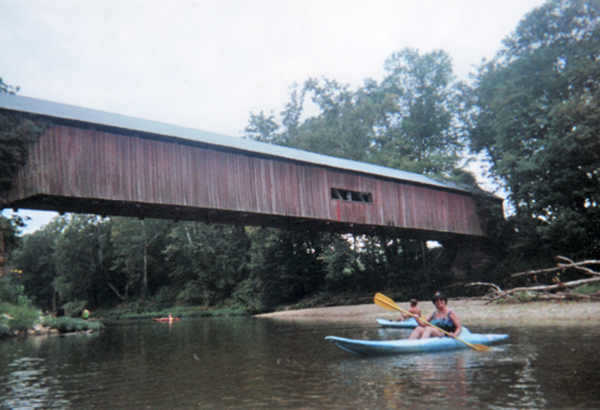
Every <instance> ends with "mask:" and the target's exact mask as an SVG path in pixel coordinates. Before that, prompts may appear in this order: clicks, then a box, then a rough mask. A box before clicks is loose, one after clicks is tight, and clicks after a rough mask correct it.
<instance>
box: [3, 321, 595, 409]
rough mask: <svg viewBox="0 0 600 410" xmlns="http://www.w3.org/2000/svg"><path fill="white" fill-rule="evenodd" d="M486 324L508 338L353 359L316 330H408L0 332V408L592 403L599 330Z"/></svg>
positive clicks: (339, 330) (348, 328) (365, 335)
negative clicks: (18, 335) (8, 336)
mask: <svg viewBox="0 0 600 410" xmlns="http://www.w3.org/2000/svg"><path fill="white" fill-rule="evenodd" d="M471 330H472V331H475V332H476V331H479V330H483V329H471ZM485 332H486V333H508V334H510V336H511V337H510V339H508V341H507V342H505V343H503V344H500V345H498V346H495V347H493V348H492V349H491V351H490V352H488V353H479V352H475V351H472V350H470V349H466V350H459V351H450V352H439V353H434V354H416V355H398V356H385V357H362V356H354V355H351V354H348V353H346V352H343V351H341V350H339V349H337V348H336V347H335V346H333V345H332V344H330V343H327V342H326V341H325V340H324V337H325V336H327V335H337V336H342V337H350V338H358V339H398V338H405V337H407V336H408V334H409V333H410V331H407V330H400V329H390V330H387V329H382V328H379V327H377V325H376V324H373V325H372V326H359V325H357V324H347V323H335V324H331V323H322V322H287V321H275V320H270V319H264V318H263V319H259V318H249V317H233V318H198V319H183V320H182V321H181V322H177V323H173V324H171V325H169V324H168V323H153V322H151V321H131V322H119V323H116V324H110V325H108V326H107V327H106V329H105V330H104V331H103V332H102V333H100V334H96V335H92V336H78V337H54V338H29V339H26V340H18V339H15V340H5V341H2V342H0V393H1V394H0V397H1V398H0V406H1V407H2V408H6V409H13V408H27V409H42V408H43V409H50V408H53V409H80V408H88V409H115V408H119V409H174V408H177V409H192V408H193V409H198V408H204V409H250V408H252V409H408V408H415V407H420V408H433V407H435V408H439V409H458V408H460V409H479V408H493V409H513V408H517V409H518V408H523V409H524V408H536V409H544V408H549V409H550V408H582V409H586V408H588V409H592V408H600V392H599V389H598V385H600V375H599V371H598V369H599V368H600V366H599V365H600V359H599V357H598V354H597V351H598V342H597V341H598V340H599V336H600V330H598V328H596V327H589V328H581V327H568V328H558V327H538V328H536V327H527V328H517V327H509V328H494V329H485ZM567 336H568V337H567Z"/></svg>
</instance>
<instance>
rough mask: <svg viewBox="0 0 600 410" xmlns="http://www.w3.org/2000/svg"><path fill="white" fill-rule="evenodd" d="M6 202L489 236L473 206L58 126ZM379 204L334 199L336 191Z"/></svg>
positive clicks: (314, 171) (330, 172) (397, 186)
mask: <svg viewBox="0 0 600 410" xmlns="http://www.w3.org/2000/svg"><path fill="white" fill-rule="evenodd" d="M15 186H16V188H15V189H14V190H13V191H11V192H10V193H9V194H8V198H5V200H6V199H7V200H8V203H10V202H11V201H14V200H18V199H21V198H27V197H29V196H33V195H38V194H44V195H52V196H64V197H76V198H95V199H102V200H112V201H132V202H140V203H159V204H165V205H180V206H187V207H200V208H214V209H219V210H229V211H240V212H252V213H261V214H269V215H282V216H291V217H302V218H311V219H317V220H325V221H339V222H348V223H355V224H368V225H379V226H395V227H400V228H407V229H418V230H432V231H438V232H445V233H456V234H463V235H469V236H483V235H484V233H483V232H482V230H481V227H480V221H479V218H478V217H477V214H476V211H475V206H474V203H473V199H472V197H471V196H470V195H469V194H467V193H462V192H460V191H456V192H451V191H445V190H439V189H434V188H428V187H424V186H415V185H410V184H404V183H402V181H391V180H385V179H382V178H377V177H374V176H369V175H364V174H359V173H356V174H354V173H351V172H347V171H343V170H335V169H332V168H325V167H319V166H316V165H311V164H301V163H293V162H289V161H284V160H280V159H268V158H257V157H253V156H249V155H244V154H239V153H229V152H221V151H217V150H212V149H208V148H201V147H198V146H192V145H183V144H176V143H170V142H165V141H157V140H151V139H146V138H140V137H131V136H122V135H116V134H111V133H107V132H100V131H94V130H88V129H80V128H74V127H67V126H54V127H52V128H50V129H48V130H47V131H46V132H45V133H44V134H43V135H42V136H41V138H40V140H39V142H37V143H35V144H33V146H32V149H31V153H30V159H29V163H28V165H27V166H26V167H24V168H23V169H22V170H21V171H20V173H19V175H18V177H17V181H16V183H15ZM332 187H333V188H341V189H348V190H352V191H358V192H369V193H371V194H372V198H373V203H356V202H348V201H339V200H333V199H331V188H332Z"/></svg>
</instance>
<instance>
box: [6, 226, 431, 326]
mask: <svg viewBox="0 0 600 410" xmlns="http://www.w3.org/2000/svg"><path fill="white" fill-rule="evenodd" d="M382 241H383V240H382V239H381V238H368V237H358V238H354V240H352V238H348V237H343V236H341V235H334V234H324V233H318V232H292V231H284V230H278V229H271V228H256V227H239V226H229V225H207V224H204V223H199V222H178V223H173V222H171V221H164V220H154V219H146V220H143V221H141V220H138V219H127V218H105V219H101V218H98V217H94V216H88V215H72V216H69V217H57V218H55V219H54V220H53V221H52V222H51V223H49V224H48V225H46V226H45V227H43V228H42V229H40V230H38V231H36V232H33V233H32V234H29V235H25V237H24V238H23V243H22V245H21V246H20V247H19V248H18V249H17V250H16V251H15V252H14V254H13V256H12V259H11V262H12V266H13V268H14V269H15V270H17V271H21V272H22V273H21V275H20V278H18V283H19V284H22V285H21V286H22V288H23V289H24V291H25V293H27V294H28V295H29V296H30V297H31V299H32V300H33V301H34V303H35V304H36V306H39V307H41V308H42V309H45V310H54V309H57V308H58V307H64V308H65V310H66V313H67V315H69V316H79V315H80V313H81V311H82V310H83V309H84V308H85V307H87V308H88V309H98V308H105V309H106V308H114V307H116V306H123V307H124V308H126V309H128V310H129V311H132V309H133V311H135V312H144V311H146V312H147V311H160V310H163V311H164V309H171V308H172V307H174V306H202V307H204V308H209V307H210V308H215V307H221V308H226V307H231V308H238V309H243V310H246V311H253V312H257V311H265V310H272V309H275V308H277V307H278V306H281V305H286V304H291V303H297V302H299V301H300V300H302V299H303V298H306V297H314V295H316V294H320V293H322V294H332V293H343V292H356V291H357V290H359V291H362V292H369V291H375V290H377V289H381V287H390V286H392V285H394V284H395V283H396V281H399V280H401V281H403V283H404V285H406V286H407V287H408V288H410V287H411V286H414V287H415V289H417V288H420V287H421V286H422V285H421V280H420V279H421V278H420V277H418V276H416V275H412V272H413V269H422V259H423V257H425V258H432V257H433V255H434V254H435V253H436V252H437V251H435V250H427V249H425V250H423V249H422V248H421V246H420V242H416V241H408V240H404V241H401V240H399V239H393V240H392V239H388V240H385V242H382ZM382 243H383V245H382ZM144 261H146V262H144ZM433 275H434V276H435V272H434V273H433ZM438 276H439V272H438ZM12 278H13V279H14V280H16V278H15V277H14V275H13V276H12ZM428 290H429V289H428Z"/></svg>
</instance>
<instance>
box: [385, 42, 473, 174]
mask: <svg viewBox="0 0 600 410" xmlns="http://www.w3.org/2000/svg"><path fill="white" fill-rule="evenodd" d="M385 69H386V71H387V73H388V74H387V76H386V77H385V79H384V80H383V82H382V84H381V86H380V87H379V91H378V93H379V94H380V98H379V99H380V101H381V102H382V103H381V104H380V106H381V107H382V108H383V110H382V111H381V112H380V113H379V117H378V122H377V127H378V133H377V134H378V137H377V140H376V141H377V148H378V158H379V159H378V160H377V161H376V162H378V163H380V164H381V165H386V166H389V167H393V168H400V169H404V170H406V171H411V172H416V173H419V174H430V175H446V176H448V175H450V173H451V171H452V170H453V169H454V168H455V167H456V166H457V164H458V162H459V159H460V155H461V151H462V150H463V133H462V132H461V131H462V127H461V123H460V121H459V114H460V112H459V110H458V108H459V96H460V92H459V90H460V84H459V83H457V82H456V80H455V77H454V75H453V74H452V61H451V59H450V57H449V56H448V54H446V53H445V52H443V51H432V52H429V53H426V54H423V55H420V54H419V52H418V51H417V50H413V49H409V48H407V49H404V50H403V51H401V52H398V53H394V54H392V55H391V56H390V57H389V58H388V59H387V60H386V62H385Z"/></svg>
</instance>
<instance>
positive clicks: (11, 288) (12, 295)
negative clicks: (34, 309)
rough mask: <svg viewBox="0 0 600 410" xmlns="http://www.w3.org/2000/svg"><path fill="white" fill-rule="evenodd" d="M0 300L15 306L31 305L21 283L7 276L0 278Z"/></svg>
mask: <svg viewBox="0 0 600 410" xmlns="http://www.w3.org/2000/svg"><path fill="white" fill-rule="evenodd" d="M0 302H4V303H10V304H11V305H16V306H31V302H30V301H29V299H28V298H27V296H26V295H25V288H24V287H23V285H21V284H18V283H15V282H14V281H13V280H11V278H9V277H3V278H0Z"/></svg>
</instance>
